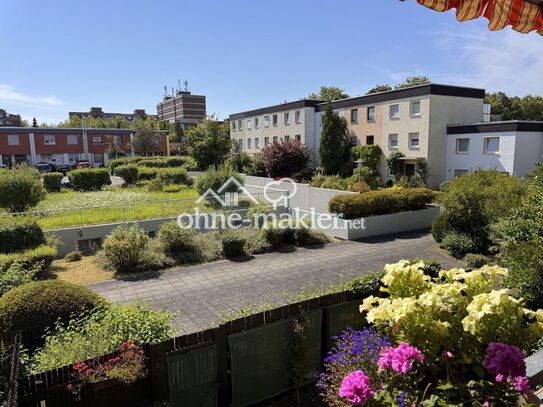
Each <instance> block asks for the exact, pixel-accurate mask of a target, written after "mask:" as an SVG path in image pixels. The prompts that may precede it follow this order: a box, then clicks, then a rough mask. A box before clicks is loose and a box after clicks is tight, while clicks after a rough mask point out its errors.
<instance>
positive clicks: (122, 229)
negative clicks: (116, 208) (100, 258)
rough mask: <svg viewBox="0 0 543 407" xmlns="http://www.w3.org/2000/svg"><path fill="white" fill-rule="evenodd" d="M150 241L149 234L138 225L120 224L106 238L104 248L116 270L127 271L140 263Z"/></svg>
mask: <svg viewBox="0 0 543 407" xmlns="http://www.w3.org/2000/svg"><path fill="white" fill-rule="evenodd" d="M148 242H149V236H147V234H145V232H144V231H143V230H142V229H140V228H139V227H138V226H136V225H132V226H119V227H117V228H115V229H113V231H112V232H111V234H110V235H109V236H108V237H107V238H106V240H105V241H104V244H103V246H102V248H103V249H104V253H105V255H106V257H107V259H108V260H109V262H110V263H111V265H112V266H113V268H114V269H115V270H117V271H119V272H127V271H130V270H133V269H135V268H137V266H138V265H139V264H140V262H141V261H142V257H143V254H144V252H145V249H146V248H147V244H148Z"/></svg>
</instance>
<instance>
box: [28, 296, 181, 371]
mask: <svg viewBox="0 0 543 407" xmlns="http://www.w3.org/2000/svg"><path fill="white" fill-rule="evenodd" d="M172 319H173V315H172V314H171V313H169V312H167V311H164V310H162V309H161V310H154V309H153V308H152V307H151V305H150V304H148V303H141V302H135V303H132V304H126V305H112V306H111V307H109V308H105V309H101V310H98V311H94V312H92V313H88V314H86V315H83V316H81V317H79V318H74V319H73V320H71V321H70V324H69V325H67V326H66V325H61V324H58V325H57V326H56V327H55V329H54V331H53V332H50V333H49V334H48V335H47V336H46V337H45V344H44V346H43V347H42V348H40V349H38V350H37V351H36V352H35V353H34V355H33V356H32V359H31V361H30V362H31V366H30V370H31V372H32V373H34V374H35V373H41V372H44V371H47V370H51V369H56V368H60V367H62V366H66V365H69V364H72V363H74V361H75V360H77V359H80V360H87V359H91V358H95V357H97V356H101V355H105V354H108V353H110V352H113V351H115V350H117V348H118V346H119V345H120V344H121V343H123V342H126V341H127V340H133V341H134V342H135V343H136V344H138V345H141V344H144V343H150V342H161V341H164V340H167V339H169V338H171V337H172V335H173V333H174V332H173V329H172V328H171V327H170V323H171V321H172Z"/></svg>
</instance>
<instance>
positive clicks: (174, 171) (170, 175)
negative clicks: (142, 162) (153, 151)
mask: <svg viewBox="0 0 543 407" xmlns="http://www.w3.org/2000/svg"><path fill="white" fill-rule="evenodd" d="M138 171H139V174H138V179H139V180H140V181H145V180H147V181H151V180H154V179H158V180H159V181H161V182H162V183H164V184H185V185H191V184H192V182H193V181H192V178H191V177H189V175H188V174H187V171H186V170H185V169H183V168H151V167H139V168H138Z"/></svg>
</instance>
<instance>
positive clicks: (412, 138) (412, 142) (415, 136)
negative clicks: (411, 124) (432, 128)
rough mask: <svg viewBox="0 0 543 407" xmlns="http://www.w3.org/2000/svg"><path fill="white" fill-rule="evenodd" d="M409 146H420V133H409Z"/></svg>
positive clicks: (415, 147) (413, 147) (414, 147)
mask: <svg viewBox="0 0 543 407" xmlns="http://www.w3.org/2000/svg"><path fill="white" fill-rule="evenodd" d="M409 148H412V149H417V148H419V133H409Z"/></svg>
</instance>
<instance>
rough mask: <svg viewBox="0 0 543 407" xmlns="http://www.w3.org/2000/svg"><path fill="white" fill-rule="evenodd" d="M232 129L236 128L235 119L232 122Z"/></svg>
mask: <svg viewBox="0 0 543 407" xmlns="http://www.w3.org/2000/svg"><path fill="white" fill-rule="evenodd" d="M232 130H236V122H235V121H233V122H232Z"/></svg>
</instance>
